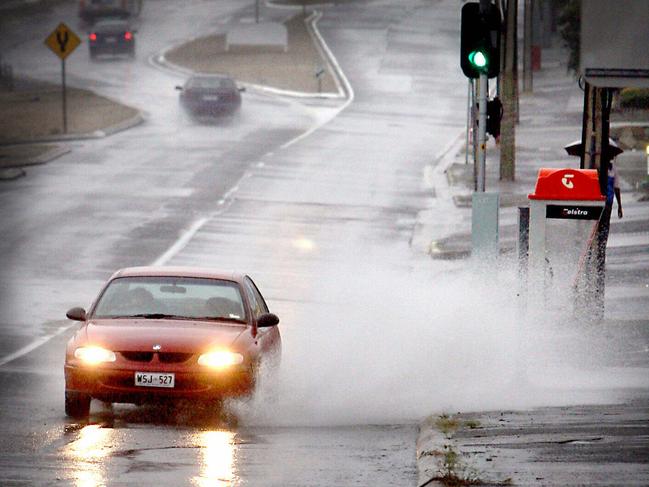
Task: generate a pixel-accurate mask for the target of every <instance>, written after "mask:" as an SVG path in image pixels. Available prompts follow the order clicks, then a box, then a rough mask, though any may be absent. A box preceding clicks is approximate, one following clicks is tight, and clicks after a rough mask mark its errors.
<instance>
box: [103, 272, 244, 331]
mask: <svg viewBox="0 0 649 487" xmlns="http://www.w3.org/2000/svg"><path fill="white" fill-rule="evenodd" d="M92 314H93V318H115V317H129V316H136V315H170V316H176V317H180V318H188V319H192V318H204V319H226V320H232V321H240V322H245V321H246V313H245V310H244V306H243V299H242V297H241V292H240V290H239V285H238V284H237V283H236V282H232V281H226V280H221V279H204V278H190V277H121V278H117V279H114V280H113V281H111V282H110V283H109V285H108V287H107V288H106V289H105V291H104V292H103V293H102V295H101V297H100V298H99V301H98V302H97V305H96V306H95V309H94V311H93V313H92Z"/></svg>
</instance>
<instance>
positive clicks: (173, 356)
mask: <svg viewBox="0 0 649 487" xmlns="http://www.w3.org/2000/svg"><path fill="white" fill-rule="evenodd" d="M192 355H193V354H191V353H182V352H158V360H160V362H164V363H166V364H179V363H181V362H186V361H187V360H189V358H190V357H191V356H192Z"/></svg>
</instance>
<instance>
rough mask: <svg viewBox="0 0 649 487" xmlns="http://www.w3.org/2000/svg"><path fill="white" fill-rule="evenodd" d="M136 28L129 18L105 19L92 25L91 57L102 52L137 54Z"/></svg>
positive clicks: (90, 37) (89, 44)
mask: <svg viewBox="0 0 649 487" xmlns="http://www.w3.org/2000/svg"><path fill="white" fill-rule="evenodd" d="M135 32H136V31H135V30H134V29H133V28H132V27H131V25H130V24H129V22H128V21H127V20H122V19H105V20H100V21H98V22H97V23H96V24H94V25H93V26H92V29H91V30H90V32H89V33H88V46H89V49H90V57H91V58H94V57H96V56H98V55H101V54H110V55H118V54H126V55H128V56H130V57H134V56H135Z"/></svg>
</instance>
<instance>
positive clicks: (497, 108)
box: [486, 96, 503, 139]
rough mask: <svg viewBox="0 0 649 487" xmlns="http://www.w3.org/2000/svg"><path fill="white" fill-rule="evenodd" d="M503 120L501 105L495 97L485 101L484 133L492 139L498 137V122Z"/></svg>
mask: <svg viewBox="0 0 649 487" xmlns="http://www.w3.org/2000/svg"><path fill="white" fill-rule="evenodd" d="M502 118H503V104H502V103H501V102H500V98H498V97H497V96H496V97H494V99H493V100H488V101H487V127H486V131H487V133H488V134H491V135H492V136H493V138H494V139H497V138H498V137H499V136H500V120H501V119H502Z"/></svg>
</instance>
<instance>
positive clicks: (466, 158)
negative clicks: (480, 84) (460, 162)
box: [464, 78, 475, 164]
mask: <svg viewBox="0 0 649 487" xmlns="http://www.w3.org/2000/svg"><path fill="white" fill-rule="evenodd" d="M468 81H469V83H468V86H469V89H468V93H467V97H466V100H467V101H466V140H465V145H464V147H466V150H465V151H464V164H468V163H469V134H470V133H471V128H472V125H471V118H472V117H471V111H472V110H473V80H472V79H471V78H469V80H468ZM474 136H475V135H474Z"/></svg>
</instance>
